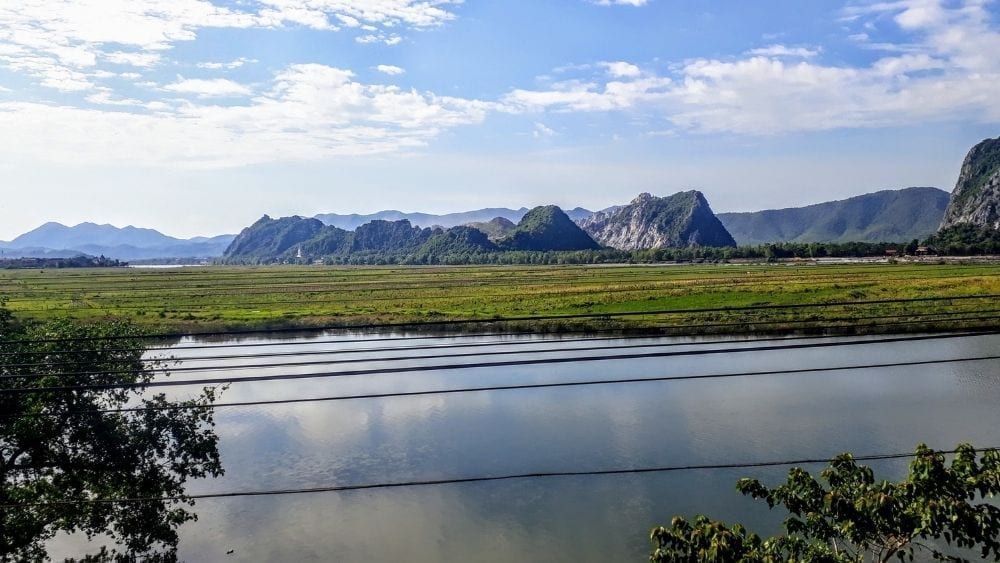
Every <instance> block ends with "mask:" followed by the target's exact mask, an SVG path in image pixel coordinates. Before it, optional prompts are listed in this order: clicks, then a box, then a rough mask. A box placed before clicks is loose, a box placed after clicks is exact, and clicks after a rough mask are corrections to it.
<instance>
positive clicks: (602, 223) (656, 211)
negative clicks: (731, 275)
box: [579, 190, 736, 250]
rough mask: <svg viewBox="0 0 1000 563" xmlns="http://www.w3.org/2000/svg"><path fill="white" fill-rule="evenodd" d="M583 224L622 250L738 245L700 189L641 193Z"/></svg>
mask: <svg viewBox="0 0 1000 563" xmlns="http://www.w3.org/2000/svg"><path fill="white" fill-rule="evenodd" d="M579 224H580V226H581V227H582V228H583V230H584V231H586V232H587V234H589V235H590V236H592V237H593V238H594V240H596V241H597V242H599V243H601V244H603V245H604V246H610V247H611V248H617V249H619V250H638V249H643V248H667V247H688V246H736V241H734V240H733V237H732V236H731V235H730V234H729V231H727V230H726V228H725V227H724V226H723V225H722V223H721V222H720V221H719V219H718V218H717V217H716V216H715V214H714V213H712V209H711V207H709V205H708V201H706V200H705V196H704V195H702V193H701V192H699V191H696V190H691V191H688V192H680V193H676V194H674V195H672V196H668V197H654V196H652V195H650V194H647V193H644V194H639V197H637V198H635V199H634V200H632V202H631V203H629V204H628V205H625V206H622V207H618V208H610V209H607V210H604V211H598V212H597V213H594V214H593V215H591V216H590V217H588V218H586V219H583V220H581V221H580V223H579Z"/></svg>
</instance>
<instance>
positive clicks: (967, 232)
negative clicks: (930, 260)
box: [924, 223, 1000, 256]
mask: <svg viewBox="0 0 1000 563" xmlns="http://www.w3.org/2000/svg"><path fill="white" fill-rule="evenodd" d="M924 245H925V246H927V247H928V248H929V249H931V250H933V251H934V253H935V254H940V255H943V256H973V255H977V254H1000V230H997V229H994V228H991V227H984V226H981V225H973V224H971V223H962V224H958V225H953V226H951V227H945V228H944V229H941V230H940V231H938V232H937V233H935V234H933V235H931V236H930V237H928V238H927V240H925V241H924Z"/></svg>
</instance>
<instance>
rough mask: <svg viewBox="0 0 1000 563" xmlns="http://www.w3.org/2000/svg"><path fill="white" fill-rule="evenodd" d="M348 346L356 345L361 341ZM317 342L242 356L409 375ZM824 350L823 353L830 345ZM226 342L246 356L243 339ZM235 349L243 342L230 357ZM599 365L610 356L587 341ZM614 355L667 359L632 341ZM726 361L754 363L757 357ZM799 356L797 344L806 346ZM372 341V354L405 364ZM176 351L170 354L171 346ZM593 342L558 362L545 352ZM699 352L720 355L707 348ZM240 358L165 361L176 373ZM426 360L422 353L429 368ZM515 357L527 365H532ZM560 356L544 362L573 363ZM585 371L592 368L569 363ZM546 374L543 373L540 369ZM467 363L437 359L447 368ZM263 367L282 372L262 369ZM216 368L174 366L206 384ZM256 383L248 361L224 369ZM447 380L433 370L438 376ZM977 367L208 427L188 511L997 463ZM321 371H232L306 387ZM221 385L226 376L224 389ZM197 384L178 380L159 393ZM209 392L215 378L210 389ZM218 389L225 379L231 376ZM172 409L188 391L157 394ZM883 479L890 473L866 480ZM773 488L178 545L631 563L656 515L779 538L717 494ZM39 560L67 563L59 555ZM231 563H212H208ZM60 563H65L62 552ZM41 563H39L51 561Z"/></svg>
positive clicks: (606, 366) (394, 511)
mask: <svg viewBox="0 0 1000 563" xmlns="http://www.w3.org/2000/svg"><path fill="white" fill-rule="evenodd" d="M371 337H372V336H371V335H359V336H358V338H371ZM329 339H330V337H329V336H326V337H313V338H312V339H311V340H312V341H316V342H317V344H314V345H303V344H301V343H302V342H304V341H309V339H301V338H300V339H294V340H287V341H275V342H272V344H275V345H274V346H268V347H262V348H252V349H249V350H251V351H255V350H256V351H267V352H278V351H298V350H312V351H321V350H329V351H332V352H336V353H335V354H330V355H329V356H325V355H323V354H319V355H311V356H309V360H310V361H311V360H314V359H321V358H324V357H329V358H330V359H334V358H338V359H339V358H344V357H356V358H364V359H367V360H370V362H366V363H364V364H361V365H351V366H350V367H349V368H346V369H356V368H359V367H360V368H375V367H387V368H389V367H398V366H400V365H421V363H422V362H428V361H430V362H432V363H435V364H437V363H442V360H440V359H436V360H418V359H416V360H406V361H402V362H388V361H386V360H387V359H388V358H391V357H398V356H401V355H413V354H414V352H413V351H412V350H411V351H395V352H393V351H386V352H381V353H372V352H354V353H351V354H342V353H341V352H342V351H343V350H344V349H352V348H353V349H356V348H371V347H373V345H376V346H377V344H378V343H373V342H357V343H354V344H346V345H345V344H341V345H334V344H330V343H321V342H325V341H328V340H329ZM525 339H526V337H517V338H512V337H508V338H505V339H504V340H503V341H502V342H500V341H499V340H491V339H489V338H462V339H449V338H443V337H442V338H437V339H426V340H421V341H419V342H420V343H422V344H428V345H447V344H450V343H469V342H482V343H491V342H493V343H496V346H488V347H483V348H481V349H477V350H479V351H483V352H488V351H490V350H511V349H518V350H520V351H521V352H520V353H519V354H517V355H514V356H512V358H531V357H534V356H537V354H535V353H534V352H532V350H536V349H537V348H550V347H552V339H551V338H547V339H545V342H538V343H535V344H530V345H520V346H518V347H517V348H513V347H511V346H510V345H509V344H505V343H509V342H512V341H523V340H525ZM830 340H831V341H832V340H836V339H830ZM243 342H248V340H246V339H244V340H243ZM250 342H252V341H250ZM601 342H602V343H604V344H606V345H615V344H622V343H626V341H624V340H620V339H616V340H604V341H601ZM627 342H628V343H640V342H649V343H655V342H661V343H677V344H683V345H680V346H677V347H676V349H677V350H687V349H697V348H698V347H699V346H702V347H704V346H705V345H699V344H698V343H697V341H694V340H676V339H674V340H668V339H643V340H629V341H627ZM734 342H737V344H735V345H742V346H759V345H760V343H752V344H751V343H746V344H739V342H738V341H734ZM810 342H812V341H810ZM412 344H413V343H412V342H409V343H408V342H406V341H398V340H387V341H386V342H385V345H386V346H405V345H412ZM185 345H191V343H190V342H186V341H182V342H180V346H185ZM593 345H594V342H585V343H581V342H566V343H565V344H564V346H565V347H567V348H569V347H580V346H593ZM998 345H1000V337H997V336H981V337H974V338H965V339H947V340H931V341H919V342H909V343H905V342H904V343H882V344H874V345H866V346H852V347H833V348H810V349H802V350H781V351H760V352H749V353H731V354H715V355H705V356H684V357H672V358H646V359H632V360H626V361H614V362H592V363H569V364H553V365H534V366H517V367H506V368H477V369H464V370H451V371H431V372H420V373H404V374H385V375H377V376H365V377H344V378H330V379H301V380H290V381H274V382H259V383H252V384H236V385H233V386H232V388H230V389H229V390H228V391H227V392H226V393H225V394H224V397H223V399H222V400H223V401H225V402H231V401H247V400H257V399H280V398H291V397H303V396H324V395H343V394H355V393H374V392H396V391H405V390H423V389H446V388H450V387H460V386H486V385H497V384H511V383H532V382H552V381H574V380H586V379H614V378H632V377H643V376H656V375H684V374H699V373H715V372H729V371H739V372H743V371H755V370H768V369H798V368H802V367H807V366H809V367H820V366H835V365H860V364H866V363H886V362H893V361H907V362H910V361H919V360H927V359H938V358H960V357H969V356H981V355H989V354H991V353H993V351H994V350H996V349H997V347H998ZM709 347H720V346H718V345H711V346H709ZM246 351H247V350H244V349H228V350H227V349H207V350H202V351H200V350H190V349H184V350H178V351H177V355H178V356H183V357H192V356H197V355H201V356H205V355H220V354H236V353H245V352H246ZM432 353H433V352H432ZM533 354H534V356H533ZM573 354H574V353H573V352H564V353H561V354H557V355H560V356H569V355H573ZM585 354H586V355H599V354H600V352H593V351H588V352H586V353H585ZM549 355H551V354H549ZM479 360H482V358H462V359H456V363H464V362H474V361H479ZM274 361H298V360H296V359H295V358H276V359H275V360H274ZM225 362H227V361H226V360H211V361H202V362H200V363H197V364H196V363H195V362H188V363H186V364H183V365H188V366H193V365H218V364H219V363H225ZM229 362H230V363H231V362H242V363H244V364H245V363H260V362H261V360H260V359H245V360H230V361H229ZM446 363H448V362H446ZM998 365H1000V364H998V363H996V362H980V363H974V364H973V363H968V364H941V365H930V366H907V367H897V368H883V369H878V370H852V371H841V372H826V373H811V374H788V375H774V376H761V377H746V378H738V379H718V380H698V381H677V382H660V383H637V384H627V385H607V386H593V387H576V388H574V387H569V388H558V389H537V390H530V391H496V392H481V393H468V394H458V395H436V396H425V397H407V398H389V399H380V400H356V401H341V402H331V403H302V404H294V405H273V406H266V407H240V408H228V409H220V410H218V411H217V413H216V419H217V421H218V428H217V430H218V433H219V435H220V437H221V444H220V450H221V452H222V456H223V463H224V465H225V467H226V475H225V476H224V477H223V478H221V479H218V480H216V481H214V482H206V483H203V482H197V483H193V484H192V485H191V488H190V491H191V492H195V493H197V492H207V491H229V490H241V489H267V488H284V487H290V488H297V487H310V486H321V485H331V484H356V483H370V482H377V481H396V480H411V479H435V478H448V477H463V476H473V475H486V474H503V473H521V472H526V471H551V470H565V469H605V468H612V467H627V466H650V465H675V464H697V463H717V462H727V461H754V460H770V459H787V458H803V457H824V456H828V455H830V454H833V453H837V452H841V451H848V450H849V451H854V452H855V453H858V454H866V453H883V452H897V451H910V450H912V448H913V447H914V446H915V445H916V443H918V442H927V443H928V444H930V445H931V446H932V447H939V448H950V447H952V446H954V445H955V444H956V443H958V442H960V441H970V442H973V443H975V444H977V445H980V446H987V445H997V444H1000V436H997V434H996V432H995V431H994V430H993V429H994V428H996V427H997V425H998V423H1000V412H998V410H997V409H996V408H995V405H996V404H997V403H998V399H1000V387H998V385H997V379H996V374H997V368H998ZM337 369H341V368H340V367H337V366H333V367H329V368H327V367H323V366H309V367H287V366H286V367H280V368H273V369H252V370H246V371H245V373H243V372H237V373H243V374H246V375H250V374H252V375H259V374H262V373H307V372H315V371H327V370H337ZM226 374H227V375H229V374H230V373H229V372H226ZM204 375H205V374H191V373H183V374H180V373H179V374H176V375H174V376H173V377H174V378H178V379H179V378H185V377H199V376H204ZM210 375H212V376H214V375H216V374H210ZM234 375H235V374H234ZM169 392H170V393H171V394H174V395H175V396H178V397H183V396H185V395H186V394H188V393H190V392H191V389H185V388H171V389H170V391H169ZM877 467H878V468H880V469H882V470H884V471H886V473H885V475H886V476H892V475H893V474H898V473H899V472H900V471H901V470H902V468H904V467H905V462H879V463H878V464H877ZM785 472H786V469H782V468H774V469H760V470H752V471H749V470H716V471H699V472H688V473H668V474H646V475H638V476H608V477H579V478H558V479H545V480H521V481H506V482H496V483H481V484H465V485H453V486H452V485H449V486H437V487H424V488H412V489H391V490H372V491H359V492H351V493H340V494H338V493H331V494H316V495H295V496H282V497H267V498H234V499H227V500H205V501H201V502H199V503H198V505H197V512H198V513H199V515H200V521H199V522H197V523H195V524H191V525H187V526H185V527H183V528H182V529H181V538H182V539H181V546H180V555H181V558H182V559H185V560H188V561H214V560H221V559H226V560H241V561H261V560H286V561H308V560H323V561H326V560H339V561H372V560H377V561H381V560H391V559H405V560H409V561H460V560H477V561H522V560H536V561H542V560H544V561H609V560H614V561H621V560H630V559H631V560H643V559H644V558H645V556H646V554H647V552H648V544H647V540H646V534H647V533H648V530H649V528H650V527H651V526H653V525H655V524H658V523H666V522H668V521H669V518H670V517H671V516H672V515H674V514H686V515H690V514H693V513H696V512H701V513H709V514H711V515H713V516H714V517H718V518H722V519H729V520H743V521H747V522H749V523H751V524H753V526H754V527H755V528H757V529H760V530H762V531H767V530H768V529H769V528H773V526H774V525H775V524H776V523H777V521H778V520H779V519H780V515H779V514H771V513H768V511H767V510H766V506H763V505H761V504H760V503H755V502H754V501H750V500H747V499H744V498H743V497H741V496H740V495H738V494H737V493H736V492H735V489H734V484H735V481H736V480H737V479H738V478H739V477H742V476H746V475H751V474H752V475H753V476H756V477H759V478H763V479H768V480H770V481H771V482H774V481H778V480H780V479H781V478H782V476H783V475H784V473H785ZM61 541H62V542H63V543H61V544H57V546H61V549H66V550H71V549H72V547H71V544H70V543H69V540H61ZM229 549H233V550H234V553H233V554H232V555H230V556H226V555H225V553H226V551H227V550H229ZM67 553H70V551H68V552H67ZM53 555H59V553H58V552H53Z"/></svg>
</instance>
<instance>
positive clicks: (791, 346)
mask: <svg viewBox="0 0 1000 563" xmlns="http://www.w3.org/2000/svg"><path fill="white" fill-rule="evenodd" d="M993 334H1000V331H988V332H978V333H976V332H974V333H959V334H953V335H925V336H897V337H892V338H882V339H865V340H848V341H834V342H819V343H802V344H782V345H778V346H752V347H733V346H730V347H727V348H710V349H707V350H705V349H699V350H682V351H678V352H663V353H662V355H658V356H655V357H671V356H700V355H709V354H728V353H735V352H762V351H768V350H797V349H802V348H825V347H830V346H852V345H863V344H882V343H892V342H910V341H919V340H928V339H938V338H966V337H968V336H970V335H971V336H984V335H993ZM675 346H677V344H675V343H672V342H652V343H643V344H611V345H606V346H573V347H568V348H567V347H558V348H545V349H538V350H492V351H484V352H458V353H455V352H451V353H443V354H423V355H407V356H390V357H385V358H347V359H335V360H310V361H305V362H274V363H261V364H233V365H220V366H200V367H199V366H194V367H183V366H182V367H174V368H167V367H154V368H149V369H148V371H147V373H158V372H159V373H163V372H168V373H180V372H187V373H191V372H194V373H202V372H208V371H231V370H249V369H273V368H295V367H303V366H327V365H331V366H332V365H347V364H359V363H374V362H377V363H394V362H407V361H414V360H438V359H444V358H475V357H495V356H510V355H520V354H558V353H564V352H596V351H602V350H637V349H648V348H667V347H675ZM376 351H386V352H387V351H389V350H376ZM631 357H633V356H631V355H622V356H620V358H619V359H628V358H631ZM639 357H642V355H639ZM585 359H590V357H589V356H585V357H583V358H581V360H585ZM132 373H135V370H131V369H123V370H103V371H74V372H55V373H29V374H8V375H0V380H9V379H40V378H49V377H58V378H68V377H78V376H88V375H99V376H112V375H128V374H132Z"/></svg>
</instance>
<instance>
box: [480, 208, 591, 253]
mask: <svg viewBox="0 0 1000 563" xmlns="http://www.w3.org/2000/svg"><path fill="white" fill-rule="evenodd" d="M497 245H498V246H500V247H501V248H503V249H507V250H592V249H598V248H600V245H599V244H597V243H596V242H594V239H592V238H590V235H588V234H587V233H585V232H584V231H583V229H581V228H580V227H578V226H577V224H576V223H574V222H573V220H572V219H570V218H569V216H568V215H566V213H565V212H563V210H562V209H559V208H558V207H556V206H555V205H545V206H540V207H536V208H534V209H532V210H531V211H528V213H527V214H525V216H524V217H523V218H521V221H520V222H519V223H518V224H517V227H515V228H514V230H513V231H511V233H510V234H509V235H507V236H506V237H504V238H503V239H501V240H500V241H498V242H497Z"/></svg>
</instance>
